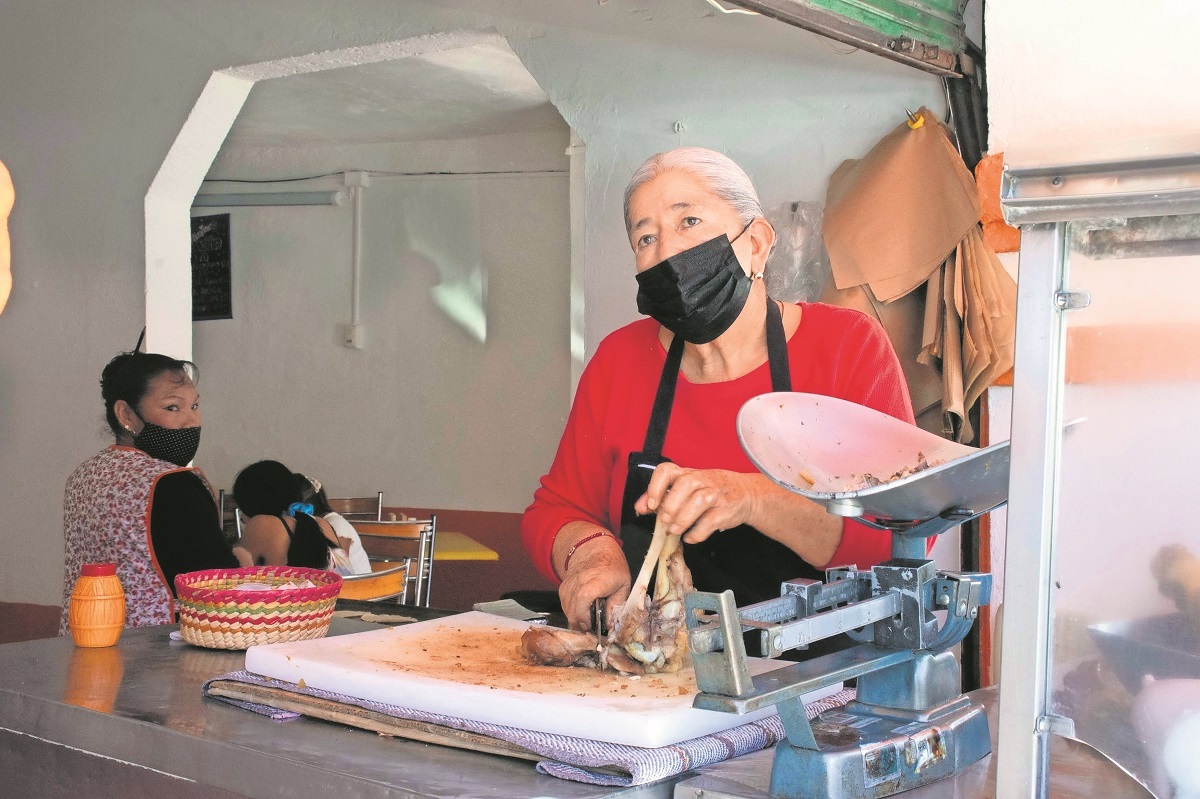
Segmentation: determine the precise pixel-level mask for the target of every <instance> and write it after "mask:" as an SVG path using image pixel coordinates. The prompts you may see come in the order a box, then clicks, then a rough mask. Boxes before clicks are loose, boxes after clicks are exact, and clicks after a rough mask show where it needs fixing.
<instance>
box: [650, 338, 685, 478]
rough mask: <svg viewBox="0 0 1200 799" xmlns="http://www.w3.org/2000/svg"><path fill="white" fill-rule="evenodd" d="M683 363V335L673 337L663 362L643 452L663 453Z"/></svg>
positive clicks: (657, 454)
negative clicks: (680, 367)
mask: <svg viewBox="0 0 1200 799" xmlns="http://www.w3.org/2000/svg"><path fill="white" fill-rule="evenodd" d="M681 363H683V336H675V337H674V338H672V339H671V347H670V349H668V350H667V360H666V363H664V364H663V371H662V377H661V378H660V379H659V381H658V391H657V392H656V393H655V395H654V407H653V408H652V409H651V410H650V424H649V425H648V426H647V427H646V441H645V443H644V444H643V445H642V452H649V453H653V454H654V456H656V457H657V456H659V455H662V448H663V442H664V441H666V440H667V424H668V423H669V422H670V421H671V404H672V403H673V402H674V401H675V383H676V382H677V381H678V380H679V365H680V364H681Z"/></svg>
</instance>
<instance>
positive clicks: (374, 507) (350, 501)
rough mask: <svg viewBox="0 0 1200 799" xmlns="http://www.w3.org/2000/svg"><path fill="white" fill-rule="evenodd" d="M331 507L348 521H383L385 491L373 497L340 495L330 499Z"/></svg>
mask: <svg viewBox="0 0 1200 799" xmlns="http://www.w3.org/2000/svg"><path fill="white" fill-rule="evenodd" d="M329 507H330V508H331V509H332V510H333V511H334V512H335V513H338V514H340V515H341V516H343V517H344V518H345V519H346V520H348V521H351V522H353V521H355V520H358V519H362V520H363V521H375V522H381V521H383V492H382V491H380V492H379V493H378V494H376V495H375V496H373V497H340V498H337V499H330V500H329Z"/></svg>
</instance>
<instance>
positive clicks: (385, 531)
mask: <svg viewBox="0 0 1200 799" xmlns="http://www.w3.org/2000/svg"><path fill="white" fill-rule="evenodd" d="M350 523H351V524H352V525H354V529H355V530H357V531H358V536H359V539H360V540H361V541H362V544H363V549H365V550H366V551H367V556H368V557H369V558H370V559H371V560H372V561H374V562H377V563H395V562H403V563H404V564H405V565H406V566H407V567H408V582H407V583H406V585H405V589H404V593H403V595H402V596H401V598H400V602H401V603H402V604H408V603H409V592H408V588H409V587H412V589H413V594H412V597H413V599H412V604H414V605H417V606H420V607H426V608H427V607H429V597H430V593H431V590H432V586H433V547H434V544H435V543H436V539H437V516H436V515H435V516H430V517H429V518H428V519H406V520H404V521H396V522H391V521H389V522H383V521H352V522H350Z"/></svg>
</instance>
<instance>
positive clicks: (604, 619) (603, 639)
mask: <svg viewBox="0 0 1200 799" xmlns="http://www.w3.org/2000/svg"><path fill="white" fill-rule="evenodd" d="M590 616H591V623H592V632H594V633H596V668H597V669H603V668H604V664H603V663H601V658H600V656H601V655H602V654H603V653H604V648H605V647H606V646H607V645H608V641H607V638H608V599H607V597H600V598H599V599H597V600H595V601H594V602H592V609H591V612H590Z"/></svg>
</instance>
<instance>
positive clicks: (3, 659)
mask: <svg viewBox="0 0 1200 799" xmlns="http://www.w3.org/2000/svg"><path fill="white" fill-rule="evenodd" d="M339 607H341V603H339ZM376 609H378V608H376ZM412 610H414V609H410V608H404V609H402V611H401V612H403V613H405V614H406V615H414V616H416V615H418V614H417V613H413V612H411V611H412ZM174 629H175V627H174V626H163V627H147V628H140V629H131V630H125V632H124V634H123V635H122V636H121V640H120V642H119V643H118V644H117V645H116V646H114V647H109V648H105V649H79V648H77V647H75V645H74V644H73V643H72V642H71V639H70V638H69V637H65V638H53V639H45V640H40V641H27V642H24V643H16V644H4V645H0V774H2V775H3V777H0V780H2V782H0V794H2V795H5V796H22V797H41V796H53V797H104V796H121V797H139V796H147V797H150V796H153V797H163V796H169V797H171V799H191V797H204V798H205V799H224V797H235V796H246V797H309V796H313V797H315V796H337V797H342V798H345V799H350V797H430V798H432V797H489V798H490V799H506V797H513V799H518V798H520V799H525V798H526V797H563V799H571V798H573V797H579V798H580V799H591V798H592V797H622V799H624V798H625V797H629V798H630V799H633V798H634V797H636V798H637V799H643V798H645V799H661V798H662V797H669V796H670V795H671V786H670V784H668V783H658V784H656V785H652V786H643V787H640V788H630V789H612V788H603V787H599V786H589V785H585V784H582V783H575V782H567V781H564V780H559V779H556V778H554V777H547V776H544V775H541V774H538V773H537V772H536V771H535V770H534V767H533V763H532V761H527V760H516V759H512V758H504V757H497V756H493V755H485V754H480V753H477V752H468V751H464V750H459V749H451V748H447V747H442V746H435V745H432V744H423V743H418V742H414V741H406V740H402V739H396V738H385V737H383V736H380V735H376V734H374V733H370V732H365V731H362V730H356V729H351V728H349V727H343V726H341V725H338V724H332V723H327V722H322V721H317V720H312V719H307V718H301V719H296V720H294V721H287V722H276V721H271V720H270V719H268V718H265V717H263V716H258V715H256V714H254V713H250V712H248V711H245V710H241V709H239V708H235V707H231V706H229V705H226V704H224V703H222V702H218V701H215V700H209V699H204V698H203V697H202V696H201V694H200V688H201V685H202V684H203V683H204V681H205V680H207V679H208V678H210V677H213V676H215V675H218V674H223V673H225V672H229V671H233V670H236V669H240V668H242V666H243V664H244V660H245V656H244V653H242V652H225V651H218V650H206V649H200V648H197V647H193V646H190V645H188V644H185V643H183V642H182V641H172V640H170V637H169V636H170V633H171V631H172V630H174ZM367 629H378V627H377V626H376V625H372V624H367V623H365V622H362V621H358V620H352V619H334V620H333V624H332V625H331V627H330V634H331V635H341V634H345V633H352V632H361V631H363V630H367Z"/></svg>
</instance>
